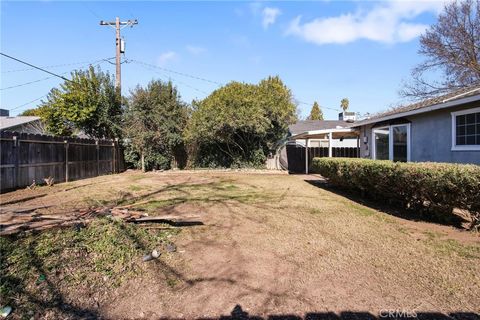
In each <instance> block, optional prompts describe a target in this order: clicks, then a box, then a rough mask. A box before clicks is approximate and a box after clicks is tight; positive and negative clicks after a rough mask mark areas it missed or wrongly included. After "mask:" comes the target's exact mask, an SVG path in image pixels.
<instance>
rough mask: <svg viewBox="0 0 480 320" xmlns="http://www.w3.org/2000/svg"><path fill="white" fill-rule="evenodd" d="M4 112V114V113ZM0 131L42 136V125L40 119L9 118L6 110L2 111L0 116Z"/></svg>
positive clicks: (25, 117)
mask: <svg viewBox="0 0 480 320" xmlns="http://www.w3.org/2000/svg"><path fill="white" fill-rule="evenodd" d="M5 111H6V112H5ZM0 131H15V132H24V133H33V134H43V133H44V131H45V130H44V125H43V122H42V121H41V120H40V117H34V116H17V117H10V116H9V114H8V110H4V109H2V116H0Z"/></svg>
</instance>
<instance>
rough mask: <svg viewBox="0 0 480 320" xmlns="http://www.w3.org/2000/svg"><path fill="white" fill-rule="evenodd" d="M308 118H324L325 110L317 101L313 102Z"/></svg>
mask: <svg viewBox="0 0 480 320" xmlns="http://www.w3.org/2000/svg"><path fill="white" fill-rule="evenodd" d="M307 119H308V120H323V112H322V109H320V106H319V105H318V103H317V101H315V102H314V103H313V106H312V110H311V111H310V115H309V116H308V118H307Z"/></svg>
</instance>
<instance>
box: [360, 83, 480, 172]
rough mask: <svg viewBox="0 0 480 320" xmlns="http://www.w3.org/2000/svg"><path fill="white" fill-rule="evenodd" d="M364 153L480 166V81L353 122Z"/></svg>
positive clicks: (380, 158)
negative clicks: (477, 83) (479, 82)
mask: <svg viewBox="0 0 480 320" xmlns="http://www.w3.org/2000/svg"><path fill="white" fill-rule="evenodd" d="M351 128H352V129H355V130H358V133H359V137H360V157H362V158H370V159H379V160H393V161H432V162H455V163H471V164H479V165H480V85H477V86H472V87H468V88H463V89H460V90H456V91H454V92H451V93H448V94H445V95H442V96H438V97H435V98H431V99H427V100H424V101H420V102H417V103H414V104H410V105H407V106H402V107H398V108H395V109H393V110H390V111H387V112H383V113H380V114H377V115H375V116H372V117H370V118H368V119H365V120H362V121H358V122H355V123H353V124H352V125H351Z"/></svg>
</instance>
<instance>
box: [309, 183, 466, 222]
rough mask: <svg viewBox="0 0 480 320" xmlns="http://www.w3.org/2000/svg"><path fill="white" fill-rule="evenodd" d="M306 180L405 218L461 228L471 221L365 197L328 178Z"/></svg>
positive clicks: (313, 184) (360, 202) (318, 186)
mask: <svg viewBox="0 0 480 320" xmlns="http://www.w3.org/2000/svg"><path fill="white" fill-rule="evenodd" d="M304 181H305V182H306V183H309V184H311V185H312V186H315V187H317V188H320V189H323V190H326V191H329V192H333V193H335V194H337V195H340V196H342V197H344V198H347V199H349V200H352V201H354V202H357V203H359V204H361V205H364V206H366V207H369V208H372V209H375V210H378V211H382V212H385V213H387V214H389V215H392V216H395V217H398V218H402V219H405V220H410V221H422V222H431V223H437V224H441V225H445V226H450V227H455V228H457V229H461V230H466V228H465V227H464V226H465V225H466V224H468V223H469V221H467V220H466V219H464V218H462V217H460V216H458V215H455V214H451V215H449V216H448V218H447V217H445V216H442V215H440V214H439V215H431V214H422V213H419V212H415V211H409V210H406V209H402V208H401V207H398V206H395V205H393V204H389V203H385V202H379V201H375V200H374V199H371V198H368V197H364V196H362V195H360V194H359V193H356V192H354V191H350V190H345V189H342V188H339V187H336V186H334V185H331V184H329V183H328V181H327V180H325V179H323V178H319V179H317V180H312V179H304Z"/></svg>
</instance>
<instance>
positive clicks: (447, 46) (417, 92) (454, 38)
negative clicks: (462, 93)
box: [400, 0, 480, 98]
mask: <svg viewBox="0 0 480 320" xmlns="http://www.w3.org/2000/svg"><path fill="white" fill-rule="evenodd" d="M418 52H419V54H421V55H423V56H425V57H426V58H427V59H426V60H425V61H424V62H423V63H421V64H419V65H418V66H416V67H415V68H414V69H413V70H412V80H411V81H410V82H407V83H406V84H405V85H404V88H403V89H402V90H401V91H400V94H401V95H402V96H403V97H406V98H428V97H432V96H435V95H438V94H441V93H445V92H448V91H451V90H454V89H458V88H462V87H465V86H470V85H472V84H475V83H478V82H480V0H465V1H460V2H459V1H455V2H451V3H448V4H446V5H445V8H444V10H443V12H442V13H441V14H440V15H439V16H438V21H437V23H436V24H434V25H432V26H431V27H430V28H429V29H428V30H427V31H426V32H425V34H423V35H422V36H421V37H420V50H419V51H418ZM438 74H440V77H441V80H432V77H435V75H436V76H437V77H438Z"/></svg>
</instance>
